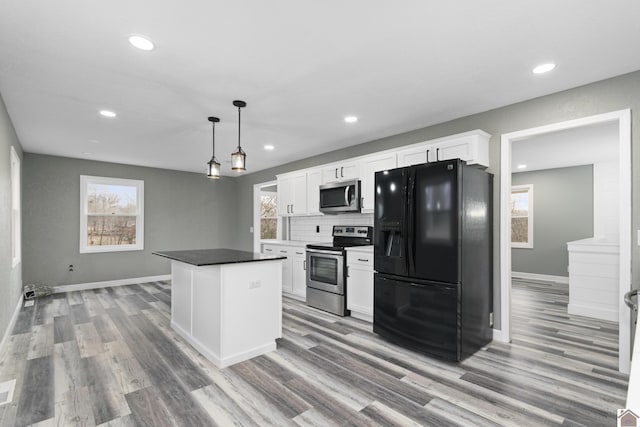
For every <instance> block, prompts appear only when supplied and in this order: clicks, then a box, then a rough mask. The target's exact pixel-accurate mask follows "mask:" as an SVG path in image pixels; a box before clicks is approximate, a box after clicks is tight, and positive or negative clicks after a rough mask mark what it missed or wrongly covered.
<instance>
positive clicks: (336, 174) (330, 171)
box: [322, 160, 360, 184]
mask: <svg viewBox="0 0 640 427" xmlns="http://www.w3.org/2000/svg"><path fill="white" fill-rule="evenodd" d="M358 178H360V161H358V160H347V161H345V162H341V163H334V164H332V165H327V166H323V167H322V183H323V184H326V183H328V182H336V181H346V180H350V179H358Z"/></svg>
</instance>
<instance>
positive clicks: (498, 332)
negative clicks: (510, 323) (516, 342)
mask: <svg viewBox="0 0 640 427" xmlns="http://www.w3.org/2000/svg"><path fill="white" fill-rule="evenodd" d="M493 339H494V340H496V341H500V342H506V343H508V342H510V340H508V339H506V336H505V334H503V333H502V331H501V330H500V329H493Z"/></svg>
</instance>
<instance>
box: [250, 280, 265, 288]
mask: <svg viewBox="0 0 640 427" xmlns="http://www.w3.org/2000/svg"><path fill="white" fill-rule="evenodd" d="M261 284H262V282H261V281H260V280H255V281H253V282H251V283H249V289H255V288H259V287H260V285H261Z"/></svg>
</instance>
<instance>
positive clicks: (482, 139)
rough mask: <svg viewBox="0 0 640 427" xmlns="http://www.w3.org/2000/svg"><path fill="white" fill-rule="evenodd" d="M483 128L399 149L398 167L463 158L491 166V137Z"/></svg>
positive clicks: (470, 161)
mask: <svg viewBox="0 0 640 427" xmlns="http://www.w3.org/2000/svg"><path fill="white" fill-rule="evenodd" d="M490 137H491V135H489V134H488V133H486V132H484V131H481V130H474V131H470V132H465V133H462V134H459V135H453V136H450V137H445V138H439V139H436V140H433V141H426V142H422V143H419V144H414V145H412V146H409V147H407V148H404V149H401V150H398V152H397V154H398V167H404V166H411V165H417V164H420V163H427V162H436V161H439V160H449V159H462V160H464V161H466V162H467V163H468V164H470V165H476V164H477V165H481V166H485V167H489V138H490Z"/></svg>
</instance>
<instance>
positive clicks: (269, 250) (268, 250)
mask: <svg viewBox="0 0 640 427" xmlns="http://www.w3.org/2000/svg"><path fill="white" fill-rule="evenodd" d="M264 251H265V252H273V249H265V250H264Z"/></svg>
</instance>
